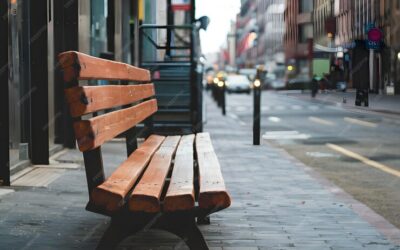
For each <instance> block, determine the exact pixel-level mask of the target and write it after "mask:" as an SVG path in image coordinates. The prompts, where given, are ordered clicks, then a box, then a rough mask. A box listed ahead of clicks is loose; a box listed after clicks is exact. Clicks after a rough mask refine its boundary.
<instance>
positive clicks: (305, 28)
mask: <svg viewBox="0 0 400 250" xmlns="http://www.w3.org/2000/svg"><path fill="white" fill-rule="evenodd" d="M313 10H314V2H313V1H308V0H286V9H285V14H284V20H285V35H284V50H285V62H286V64H287V65H289V66H291V67H290V69H292V71H293V73H296V74H301V75H309V74H310V61H311V59H310V58H312V55H313V49H312V39H313V36H314V27H313Z"/></svg>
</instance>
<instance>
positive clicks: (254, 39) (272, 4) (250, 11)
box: [236, 0, 285, 67]
mask: <svg viewBox="0 0 400 250" xmlns="http://www.w3.org/2000/svg"><path fill="white" fill-rule="evenodd" d="M284 10H285V1H284V0H256V1H249V0H248V1H242V7H241V12H240V13H239V15H238V16H237V21H236V30H237V32H236V35H237V36H236V37H237V43H236V47H237V52H236V54H237V63H238V65H239V66H240V67H254V66H256V65H264V64H266V63H268V62H270V61H275V60H277V55H278V54H279V53H281V54H282V53H283V34H284V30H285V26H284V20H283V19H284V18H283V14H284ZM278 57H279V56H278Z"/></svg>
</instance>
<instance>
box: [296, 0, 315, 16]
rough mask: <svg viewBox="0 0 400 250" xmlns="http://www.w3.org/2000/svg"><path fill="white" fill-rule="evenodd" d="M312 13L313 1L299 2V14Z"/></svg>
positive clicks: (303, 0)
mask: <svg viewBox="0 0 400 250" xmlns="http://www.w3.org/2000/svg"><path fill="white" fill-rule="evenodd" d="M312 11H313V1H310V0H300V1H299V13H305V12H312Z"/></svg>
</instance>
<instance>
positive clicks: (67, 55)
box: [58, 51, 151, 83]
mask: <svg viewBox="0 0 400 250" xmlns="http://www.w3.org/2000/svg"><path fill="white" fill-rule="evenodd" d="M58 57H59V62H60V64H61V67H62V69H63V72H64V82H66V83H70V82H73V81H74V80H100V79H102V80H126V81H137V82H150V79H151V78H150V72H149V71H148V70H145V69H141V68H137V67H134V66H132V65H129V64H126V63H120V62H115V61H110V60H105V59H101V58H97V57H93V56H89V55H86V54H83V53H80V52H76V51H67V52H64V53H61V54H60V55H59V56H58Z"/></svg>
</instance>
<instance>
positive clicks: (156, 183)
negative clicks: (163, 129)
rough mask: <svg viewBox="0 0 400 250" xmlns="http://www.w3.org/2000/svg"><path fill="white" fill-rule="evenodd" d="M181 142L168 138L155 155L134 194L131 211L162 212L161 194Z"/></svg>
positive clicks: (130, 206) (177, 137) (171, 137)
mask: <svg viewBox="0 0 400 250" xmlns="http://www.w3.org/2000/svg"><path fill="white" fill-rule="evenodd" d="M179 140H180V136H169V137H167V138H166V139H165V141H164V142H163V144H162V145H161V147H160V149H159V150H158V151H157V152H156V153H155V154H154V156H153V159H151V162H150V164H149V166H148V167H147V169H146V171H145V173H144V174H143V177H142V178H141V179H140V181H139V183H138V184H137V185H136V187H135V189H134V190H133V192H132V195H131V198H130V200H129V210H131V211H135V212H147V213H157V212H160V210H161V208H160V198H161V193H162V190H163V187H164V183H165V178H166V177H167V174H168V171H169V169H170V167H171V162H172V157H173V155H174V153H175V151H176V148H177V146H178V143H179Z"/></svg>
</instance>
